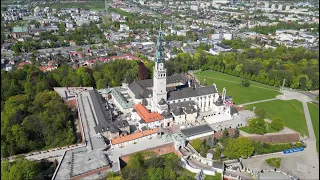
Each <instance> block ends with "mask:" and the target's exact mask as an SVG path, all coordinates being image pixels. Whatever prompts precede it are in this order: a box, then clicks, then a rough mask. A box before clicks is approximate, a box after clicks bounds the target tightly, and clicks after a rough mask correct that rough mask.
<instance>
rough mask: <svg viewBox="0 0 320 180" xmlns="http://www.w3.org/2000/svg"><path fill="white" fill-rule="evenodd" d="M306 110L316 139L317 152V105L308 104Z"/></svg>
mask: <svg viewBox="0 0 320 180" xmlns="http://www.w3.org/2000/svg"><path fill="white" fill-rule="evenodd" d="M308 109H309V113H310V117H311V121H312V126H313V130H314V134H315V135H316V139H317V151H318V152H319V105H316V104H312V103H308Z"/></svg>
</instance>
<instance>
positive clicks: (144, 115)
mask: <svg viewBox="0 0 320 180" xmlns="http://www.w3.org/2000/svg"><path fill="white" fill-rule="evenodd" d="M133 108H134V109H135V110H136V111H137V114H138V115H139V116H140V118H141V119H143V120H144V121H145V122H146V123H150V122H154V121H159V120H162V119H163V117H162V116H161V114H159V113H157V112H149V110H148V109H147V108H146V107H145V106H144V105H142V104H141V103H138V104H136V105H135V106H134V107H133Z"/></svg>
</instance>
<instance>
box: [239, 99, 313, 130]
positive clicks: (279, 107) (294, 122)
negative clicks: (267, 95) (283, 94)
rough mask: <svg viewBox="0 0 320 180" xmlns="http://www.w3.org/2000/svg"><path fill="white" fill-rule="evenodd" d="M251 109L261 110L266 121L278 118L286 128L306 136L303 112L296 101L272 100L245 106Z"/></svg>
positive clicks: (299, 103)
mask: <svg viewBox="0 0 320 180" xmlns="http://www.w3.org/2000/svg"><path fill="white" fill-rule="evenodd" d="M253 107H256V108H263V109H264V110H265V111H266V113H267V114H266V116H267V118H268V119H271V120H272V118H273V117H279V118H281V119H282V120H283V122H284V124H285V126H286V127H288V128H291V129H293V130H295V131H298V132H300V135H301V136H304V135H307V136H308V129H307V123H306V119H305V116H304V112H303V107H302V103H301V102H300V101H298V100H289V101H282V100H274V101H268V102H262V103H257V104H250V105H247V106H246V107H245V108H246V109H248V110H252V108H253Z"/></svg>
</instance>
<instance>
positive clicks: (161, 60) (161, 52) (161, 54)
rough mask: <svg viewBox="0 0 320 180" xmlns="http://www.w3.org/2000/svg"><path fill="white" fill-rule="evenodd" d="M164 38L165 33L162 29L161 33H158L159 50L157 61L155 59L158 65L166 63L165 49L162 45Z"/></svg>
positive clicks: (157, 51)
mask: <svg viewBox="0 0 320 180" xmlns="http://www.w3.org/2000/svg"><path fill="white" fill-rule="evenodd" d="M162 36H163V33H162V31H161V27H160V31H159V33H158V38H157V50H156V59H155V62H156V63H164V47H163V44H162Z"/></svg>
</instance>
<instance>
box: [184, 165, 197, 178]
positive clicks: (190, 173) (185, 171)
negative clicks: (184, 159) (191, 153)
mask: <svg viewBox="0 0 320 180" xmlns="http://www.w3.org/2000/svg"><path fill="white" fill-rule="evenodd" d="M181 175H186V176H188V177H189V179H194V177H196V175H197V174H196V173H193V172H191V171H189V170H188V169H185V168H183V169H182V171H181Z"/></svg>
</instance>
